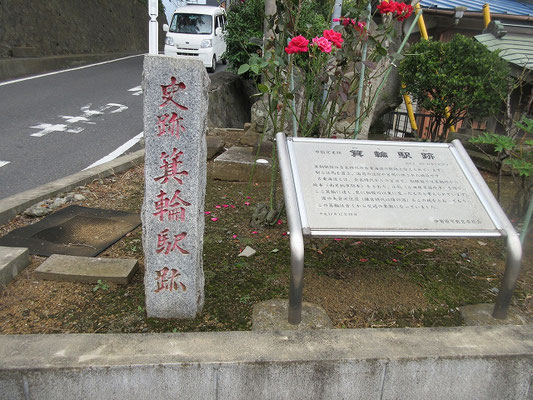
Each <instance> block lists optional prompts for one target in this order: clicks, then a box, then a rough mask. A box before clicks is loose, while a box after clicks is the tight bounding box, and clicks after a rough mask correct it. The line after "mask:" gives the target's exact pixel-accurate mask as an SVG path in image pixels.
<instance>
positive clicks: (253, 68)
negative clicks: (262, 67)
mask: <svg viewBox="0 0 533 400" xmlns="http://www.w3.org/2000/svg"><path fill="white" fill-rule="evenodd" d="M250 70H251V71H252V72H253V73H254V74H256V75H257V74H259V65H257V64H254V65H250Z"/></svg>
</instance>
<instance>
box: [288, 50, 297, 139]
mask: <svg viewBox="0 0 533 400" xmlns="http://www.w3.org/2000/svg"><path fill="white" fill-rule="evenodd" d="M291 58H292V55H289V63H290V62H291V61H292V59H291ZM290 88H291V93H292V96H293V97H292V100H291V102H292V136H294V137H297V136H298V125H297V124H298V122H297V121H296V112H297V111H296V96H294V64H293V65H291V82H290Z"/></svg>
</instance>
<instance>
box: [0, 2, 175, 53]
mask: <svg viewBox="0 0 533 400" xmlns="http://www.w3.org/2000/svg"><path fill="white" fill-rule="evenodd" d="M143 3H144V4H143ZM145 3H146V2H143V1H141V0H113V1H108V0H93V1H81V0H47V1H32V2H28V1H23V0H0V38H1V39H0V59H1V58H8V57H45V56H58V55H71V54H97V53H141V52H145V51H147V49H148V19H149V18H148V10H147V5H146V4H145ZM159 11H160V12H159V14H160V15H159V18H158V20H159V22H160V25H162V24H163V23H165V22H166V18H165V16H164V12H163V10H161V9H160V10H159ZM159 36H160V38H159V39H160V44H161V43H162V42H163V41H164V34H163V32H162V31H161V32H160V35H159Z"/></svg>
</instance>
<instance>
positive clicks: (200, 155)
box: [142, 55, 209, 318]
mask: <svg viewBox="0 0 533 400" xmlns="http://www.w3.org/2000/svg"><path fill="white" fill-rule="evenodd" d="M142 85H143V93H144V137H145V146H146V147H145V150H146V153H145V163H144V176H145V191H144V203H143V209H142V222H143V250H144V256H145V259H144V265H145V275H144V288H145V294H146V312H147V315H148V316H149V317H155V318H194V317H195V316H196V314H197V313H198V312H200V311H201V310H202V307H203V302H204V273H203V259H202V256H203V237H204V224H205V217H204V202H205V187H206V179H207V163H206V158H207V145H206V130H207V109H208V105H209V101H208V87H209V77H208V75H207V72H206V70H205V67H204V65H203V63H202V62H201V61H200V60H193V59H178V58H176V57H167V56H158V55H146V56H145V58H144V69H143V83H142Z"/></svg>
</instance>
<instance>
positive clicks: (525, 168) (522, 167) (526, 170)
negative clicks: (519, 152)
mask: <svg viewBox="0 0 533 400" xmlns="http://www.w3.org/2000/svg"><path fill="white" fill-rule="evenodd" d="M505 163H506V164H509V165H511V166H512V167H513V169H515V170H516V171H517V172H518V174H519V175H520V176H527V177H530V176H532V175H533V164H532V163H530V162H528V161H526V160H518V159H516V158H515V159H511V160H505Z"/></svg>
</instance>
